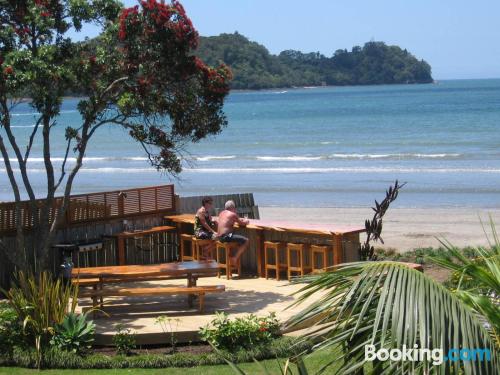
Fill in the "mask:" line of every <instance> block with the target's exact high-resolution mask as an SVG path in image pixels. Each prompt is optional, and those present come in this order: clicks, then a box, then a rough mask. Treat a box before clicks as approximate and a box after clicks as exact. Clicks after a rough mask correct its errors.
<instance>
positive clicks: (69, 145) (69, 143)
mask: <svg viewBox="0 0 500 375" xmlns="http://www.w3.org/2000/svg"><path fill="white" fill-rule="evenodd" d="M70 148H71V139H68V144H67V145H66V153H65V154H64V160H63V162H62V165H61V175H60V176H59V180H58V181H57V183H56V186H55V187H54V191H57V189H59V185H61V182H62V180H63V179H64V176H66V169H65V168H66V161H67V160H68V155H69V150H70Z"/></svg>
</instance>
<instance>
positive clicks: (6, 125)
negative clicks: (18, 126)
mask: <svg viewBox="0 0 500 375" xmlns="http://www.w3.org/2000/svg"><path fill="white" fill-rule="evenodd" d="M0 105H1V107H2V112H3V113H4V119H3V128H4V129H5V132H6V133H7V138H8V139H9V143H10V145H11V147H12V149H13V150H14V153H15V154H16V158H17V162H18V164H19V169H20V171H21V177H22V180H23V183H24V187H25V189H26V192H27V193H28V196H29V198H30V200H32V201H34V200H35V193H34V192H33V188H32V186H31V183H30V180H29V178H28V173H27V170H26V163H25V162H24V159H23V157H22V155H21V150H20V149H19V146H18V144H17V141H16V137H14V134H13V133H12V129H11V127H10V117H9V109H8V108H7V103H6V99H5V98H2V100H1V101H0Z"/></svg>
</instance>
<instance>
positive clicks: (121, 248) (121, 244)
mask: <svg viewBox="0 0 500 375" xmlns="http://www.w3.org/2000/svg"><path fill="white" fill-rule="evenodd" d="M116 242H117V245H118V246H117V247H118V265H120V266H124V265H125V238H124V237H123V236H118V238H117V239H116Z"/></svg>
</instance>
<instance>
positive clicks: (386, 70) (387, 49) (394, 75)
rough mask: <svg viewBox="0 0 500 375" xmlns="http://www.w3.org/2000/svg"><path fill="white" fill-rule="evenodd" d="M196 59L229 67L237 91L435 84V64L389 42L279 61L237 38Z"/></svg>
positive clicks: (205, 49) (204, 48) (225, 38)
mask: <svg viewBox="0 0 500 375" xmlns="http://www.w3.org/2000/svg"><path fill="white" fill-rule="evenodd" d="M196 55H197V56H200V57H201V58H202V59H203V60H204V61H206V62H207V63H209V64H211V65H215V64H218V63H219V62H224V63H225V64H227V65H228V66H229V67H230V68H231V70H232V72H233V76H234V78H233V81H232V82H231V88H233V89H263V88H273V87H293V86H319V85H323V84H326V85H338V86H344V85H373V84H392V83H429V82H432V76H431V67H430V66H429V64H427V63H426V62H425V61H423V60H420V61H419V60H417V59H416V58H415V57H414V56H413V55H412V54H410V53H409V52H408V51H407V50H403V49H401V48H400V47H398V46H388V45H386V44H385V43H383V42H368V43H366V44H365V45H364V46H363V47H358V46H356V47H353V48H352V50H351V51H347V50H337V51H336V52H335V54H334V55H333V56H332V57H326V56H324V55H322V54H320V53H318V52H313V53H302V52H299V51H293V50H287V51H283V52H281V53H280V54H279V55H277V56H276V55H272V54H270V53H269V51H268V50H267V49H266V48H265V47H264V46H262V45H260V44H258V43H256V42H252V41H250V40H248V39H247V38H246V37H245V36H243V35H241V34H239V33H237V32H236V33H234V34H220V35H219V36H212V37H201V38H200V46H199V48H198V50H197V51H196Z"/></svg>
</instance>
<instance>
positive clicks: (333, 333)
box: [288, 261, 499, 374]
mask: <svg viewBox="0 0 500 375" xmlns="http://www.w3.org/2000/svg"><path fill="white" fill-rule="evenodd" d="M496 277H497V279H496V281H495V282H496V283H498V274H497V275H496ZM490 280H491V279H490ZM490 280H488V282H489V281H490ZM301 281H305V282H306V283H307V286H305V287H304V288H302V290H301V291H300V292H299V294H300V296H299V300H298V303H301V302H302V301H304V300H305V299H307V298H308V297H309V296H312V295H317V293H322V297H321V298H320V299H319V300H317V301H316V302H313V303H312V304H311V305H310V306H308V307H307V308H305V309H304V310H303V311H302V312H300V313H299V314H297V315H296V316H295V317H293V318H292V319H291V320H290V321H289V322H288V325H289V326H298V325H299V326H300V325H303V324H307V323H308V322H314V323H313V327H312V328H311V330H310V335H309V336H310V337H311V338H313V339H318V340H319V343H318V344H317V348H327V347H332V346H338V345H342V346H343V347H344V352H343V354H342V355H340V356H332V358H331V361H329V362H328V363H327V364H326V365H325V367H326V368H329V369H330V368H331V366H333V365H334V364H336V363H338V361H339V360H342V365H341V366H340V367H339V368H338V369H336V370H335V373H338V374H347V373H351V372H355V371H356V370H358V369H360V368H361V367H363V366H364V364H365V359H364V347H365V345H367V344H373V345H375V347H376V348H377V349H379V348H387V349H391V348H399V349H401V348H402V347H403V345H406V347H408V348H410V347H414V345H418V347H419V348H427V349H429V350H432V349H434V348H436V349H442V350H443V352H444V353H447V352H448V350H450V349H451V348H488V349H489V350H490V351H491V358H492V360H491V362H488V361H484V362H480V361H472V362H468V363H467V365H466V366H463V364H461V363H460V362H452V361H445V362H444V363H443V364H442V365H440V366H435V367H433V366H431V365H430V364H429V363H428V362H427V361H425V360H424V361H422V362H389V361H388V362H382V361H378V362H372V363H371V366H372V371H373V373H377V374H378V373H401V374H417V373H418V374H420V373H429V371H430V369H431V368H432V369H434V370H436V371H437V370H439V371H442V372H441V373H453V374H462V373H464V374H476V373H480V374H496V373H497V371H496V370H497V369H498V354H499V346H498V343H497V342H495V341H494V340H492V337H494V336H490V333H489V332H488V330H487V329H486V328H485V327H484V324H483V323H484V318H487V315H486V314H485V315H481V316H480V317H479V316H478V315H477V313H476V312H475V311H474V310H472V309H471V308H470V305H468V304H467V303H464V300H463V299H460V298H457V297H458V296H457V295H456V293H452V292H450V291H449V290H447V289H446V288H445V287H444V286H443V285H441V284H440V283H437V282H435V281H434V280H432V279H431V278H429V277H428V276H426V275H425V274H424V273H421V272H419V271H416V270H414V269H411V268H409V267H408V266H406V265H405V264H402V263H395V262H389V261H377V262H357V263H349V264H345V265H342V266H340V267H339V268H338V269H337V270H334V271H331V272H325V273H323V274H319V275H311V276H307V277H305V278H304V279H302V280H301ZM491 281H492V284H494V283H495V282H494V281H493V280H491ZM497 314H498V310H497ZM497 316H498V315H497ZM491 324H494V322H493V321H492V322H491ZM436 338H437V339H436ZM434 370H433V371H434Z"/></svg>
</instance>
